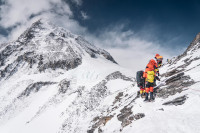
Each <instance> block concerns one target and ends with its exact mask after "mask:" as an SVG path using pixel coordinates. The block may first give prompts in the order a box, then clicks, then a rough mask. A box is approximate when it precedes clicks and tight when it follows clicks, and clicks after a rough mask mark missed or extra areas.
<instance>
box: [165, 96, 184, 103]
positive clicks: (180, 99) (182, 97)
mask: <svg viewBox="0 0 200 133" xmlns="http://www.w3.org/2000/svg"><path fill="white" fill-rule="evenodd" d="M186 99H187V96H186V95H184V96H181V97H177V98H175V99H173V100H172V101H168V102H165V103H163V105H176V106H177V105H182V104H184V103H185V101H186Z"/></svg>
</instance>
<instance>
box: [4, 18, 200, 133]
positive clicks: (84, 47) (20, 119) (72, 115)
mask: <svg viewBox="0 0 200 133" xmlns="http://www.w3.org/2000/svg"><path fill="white" fill-rule="evenodd" d="M199 38H200V37H199V34H198V35H197V37H196V38H195V39H194V41H193V42H192V43H191V44H190V46H189V47H188V49H187V50H186V51H185V52H184V53H183V54H182V55H180V56H177V57H175V58H174V59H173V60H171V62H169V63H167V64H165V65H164V66H162V68H161V69H160V73H161V81H160V82H157V86H156V88H155V90H156V99H155V102H149V103H146V102H145V103H144V102H143V100H144V99H142V98H140V97H139V95H138V90H139V88H138V87H137V85H136V82H135V80H134V78H133V76H135V74H134V73H131V71H129V70H126V69H124V68H122V67H120V66H119V65H118V64H117V63H116V61H115V60H114V59H113V57H112V56H111V55H110V54H109V53H108V52H106V51H105V50H103V49H100V48H97V47H96V46H94V45H92V44H91V43H89V42H88V41H86V40H85V39H84V38H82V37H81V36H78V35H74V34H72V33H71V32H70V31H67V30H65V29H63V28H60V27H57V26H55V25H53V24H51V23H50V22H48V21H46V20H39V21H37V22H35V23H33V24H32V26H31V27H30V28H28V29H27V30H26V31H25V32H24V33H23V34H22V35H21V36H20V37H19V38H18V39H17V40H16V41H13V42H10V43H7V44H4V45H2V46H1V47H0V72H1V73H0V74H1V78H0V101H1V104H0V131H1V132H2V133H86V132H87V133H97V132H98V133H118V132H123V133H133V132H134V133H141V132H148V133H149V132H150V133H151V132H156V133H172V132H176V133H189V132H191V133H198V132H199V130H200V127H199V123H200V118H199V117H200V111H199V107H198V105H199V104H200V88H199V86H200V76H199V75H200V39H199Z"/></svg>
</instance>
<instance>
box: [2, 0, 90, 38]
mask: <svg viewBox="0 0 200 133" xmlns="http://www.w3.org/2000/svg"><path fill="white" fill-rule="evenodd" d="M4 2H5V4H3V5H1V6H0V11H1V12H0V18H1V20H0V25H1V26H2V27H4V28H10V29H11V33H10V34H9V36H8V37H7V40H15V39H17V37H18V36H19V35H20V34H21V33H22V32H23V31H24V30H25V29H26V28H27V27H29V26H30V25H31V24H32V23H33V22H35V21H37V20H38V19H40V18H45V19H48V20H50V21H52V22H53V23H55V24H57V25H59V26H62V27H64V28H67V29H69V30H71V31H72V32H75V33H82V32H84V31H85V30H86V28H84V27H82V26H80V25H79V24H78V22H77V21H75V20H73V19H72V17H73V12H72V11H71V10H70V7H69V5H68V4H67V3H66V2H64V1H63V0H17V1H16V0H6V1H4ZM76 3H77V4H78V3H79V4H80V3H81V1H80V0H78V1H77V0H76ZM77 29H78V30H77ZM4 40H5V39H4Z"/></svg>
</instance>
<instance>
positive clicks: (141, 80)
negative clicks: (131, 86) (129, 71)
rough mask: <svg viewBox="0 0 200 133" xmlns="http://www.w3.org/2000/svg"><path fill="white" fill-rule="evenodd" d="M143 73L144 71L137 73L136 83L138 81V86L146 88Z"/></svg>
mask: <svg viewBox="0 0 200 133" xmlns="http://www.w3.org/2000/svg"><path fill="white" fill-rule="evenodd" d="M143 72H144V71H137V73H136V81H137V86H138V87H140V86H142V87H143V88H144V85H145V78H143Z"/></svg>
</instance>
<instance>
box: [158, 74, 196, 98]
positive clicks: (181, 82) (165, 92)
mask: <svg viewBox="0 0 200 133" xmlns="http://www.w3.org/2000/svg"><path fill="white" fill-rule="evenodd" d="M194 83H195V82H194V81H193V80H192V79H191V78H190V76H188V75H184V73H179V74H176V75H174V76H172V77H170V78H169V79H167V80H166V85H165V86H164V87H161V89H159V88H158V89H156V90H157V93H156V96H158V97H162V98H167V97H168V96H170V95H175V94H176V93H181V92H182V91H183V90H186V88H187V87H188V86H191V85H192V84H194Z"/></svg>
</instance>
